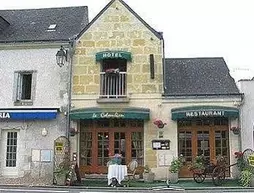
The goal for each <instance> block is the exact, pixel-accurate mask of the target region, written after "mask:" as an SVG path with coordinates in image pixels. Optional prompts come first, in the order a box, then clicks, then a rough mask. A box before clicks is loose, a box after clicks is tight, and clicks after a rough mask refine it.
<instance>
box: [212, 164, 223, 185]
mask: <svg viewBox="0 0 254 193" xmlns="http://www.w3.org/2000/svg"><path fill="white" fill-rule="evenodd" d="M225 177H226V171H225V168H224V167H220V166H217V167H215V168H214V169H213V173H212V179H213V184H214V185H216V186H220V185H221V184H222V183H223V182H224V180H225Z"/></svg>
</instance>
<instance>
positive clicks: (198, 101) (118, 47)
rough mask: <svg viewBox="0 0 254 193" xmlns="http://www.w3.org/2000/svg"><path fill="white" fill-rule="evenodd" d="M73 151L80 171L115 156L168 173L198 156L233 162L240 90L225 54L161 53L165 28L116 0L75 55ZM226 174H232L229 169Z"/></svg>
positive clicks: (99, 167) (159, 175) (103, 167)
mask: <svg viewBox="0 0 254 193" xmlns="http://www.w3.org/2000/svg"><path fill="white" fill-rule="evenodd" d="M72 75H73V79H72V110H71V113H70V119H71V130H74V131H76V135H74V136H71V137H70V141H71V152H72V154H73V155H75V156H77V160H78V163H79V167H80V171H81V176H82V177H84V176H85V174H94V173H96V174H101V173H107V162H108V160H109V159H110V155H113V154H115V153H121V154H122V155H123V157H124V158H123V163H126V164H127V163H129V162H130V161H131V160H133V159H136V160H137V161H138V163H139V165H140V166H144V165H149V167H150V168H152V171H153V172H155V176H156V179H165V178H166V177H167V174H168V167H169V165H170V163H171V160H172V159H173V158H174V157H177V156H179V155H181V154H182V155H183V156H184V157H185V159H186V165H185V166H184V167H183V169H182V170H181V172H180V176H182V177H188V176H190V172H189V171H188V164H190V162H191V161H192V160H193V158H194V157H195V156H196V155H198V154H204V155H205V157H206V158H208V159H209V160H211V161H212V160H214V159H216V156H218V155H223V156H224V157H225V158H226V161H227V163H234V162H235V160H234V152H235V151H239V149H240V144H239V143H240V141H239V140H240V139H239V135H236V134H233V132H231V130H230V129H231V127H238V126H239V109H238V105H239V104H240V103H241V100H242V95H241V94H240V93H239V91H238V89H237V87H236V84H235V82H234V79H233V78H232V77H231V76H230V74H229V69H228V67H227V65H226V63H225V61H224V59H223V58H186V59H170V58H165V57H164V41H163V37H162V33H159V32H157V31H155V30H154V29H153V28H152V27H151V26H149V25H148V24H147V23H146V22H145V21H144V20H143V19H142V18H141V17H140V16H138V14H137V13H135V12H134V11H133V10H132V9H131V8H130V7H129V6H128V5H127V4H126V3H125V2H124V1H122V0H112V1H110V2H109V3H108V4H107V5H106V6H105V8H103V9H102V11H101V12H100V13H99V14H98V15H97V16H96V17H95V18H94V19H93V20H92V21H91V22H90V23H89V25H87V27H86V28H85V29H84V30H83V31H82V32H81V33H80V34H79V35H78V37H77V41H76V44H75V54H74V55H73V73H72ZM228 175H229V174H228Z"/></svg>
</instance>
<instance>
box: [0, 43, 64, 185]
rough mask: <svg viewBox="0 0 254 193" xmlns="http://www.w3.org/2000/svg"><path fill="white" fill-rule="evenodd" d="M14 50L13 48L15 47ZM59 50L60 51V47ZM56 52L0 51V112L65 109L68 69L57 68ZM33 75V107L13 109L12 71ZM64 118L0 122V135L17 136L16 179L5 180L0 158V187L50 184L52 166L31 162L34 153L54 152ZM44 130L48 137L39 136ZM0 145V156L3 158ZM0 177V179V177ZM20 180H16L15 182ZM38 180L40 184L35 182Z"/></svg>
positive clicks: (46, 163)
mask: <svg viewBox="0 0 254 193" xmlns="http://www.w3.org/2000/svg"><path fill="white" fill-rule="evenodd" d="M14 47H15V46H14ZM59 48H60V47H59ZM59 48H40V49H39V48H34V49H26V48H24V47H23V48H20V49H17V46H16V48H15V49H5V50H0V85H1V86H0V109H3V108H28V109H32V108H43V107H44V108H61V107H64V109H66V108H67V104H68V94H67V93H68V92H67V91H68V90H67V88H68V81H69V73H68V65H65V66H63V67H61V68H60V67H59V66H58V65H57V64H56V58H55V55H56V53H57V51H58V50H59ZM22 70H27V71H30V70H33V71H36V72H37V73H36V83H35V96H34V100H33V105H32V106H14V100H13V99H14V98H13V93H14V92H13V90H14V71H22ZM66 120H67V119H66V116H65V114H64V112H58V114H57V118H56V119H53V120H4V119H2V120H0V131H2V133H5V132H6V131H10V130H14V131H17V132H18V133H19V139H18V154H17V156H18V157H17V163H18V165H17V166H18V167H17V170H18V172H17V175H16V176H12V178H8V176H4V173H3V172H2V170H1V169H3V167H4V166H5V160H4V156H2V158H0V178H1V183H2V184H5V183H7V184H12V183H14V184H18V183H21V184H38V183H39V184H47V183H50V184H52V176H53V164H54V162H53V161H54V160H53V157H52V160H51V161H50V162H38V161H34V160H33V156H32V152H33V150H36V151H40V150H51V152H52V156H53V152H54V140H55V139H56V138H58V137H59V136H65V134H66ZM43 128H46V130H47V131H48V134H47V135H46V136H42V134H41V131H42V129H43ZM5 145H6V144H1V148H0V153H1V154H3V155H5V152H4V148H3V147H4V146H5ZM1 176H2V177H1ZM17 178H19V180H18V179H17ZM38 180H39V181H38Z"/></svg>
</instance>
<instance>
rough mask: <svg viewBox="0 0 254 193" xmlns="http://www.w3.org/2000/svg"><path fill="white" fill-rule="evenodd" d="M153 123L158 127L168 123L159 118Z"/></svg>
mask: <svg viewBox="0 0 254 193" xmlns="http://www.w3.org/2000/svg"><path fill="white" fill-rule="evenodd" d="M153 124H155V125H156V126H157V127H158V128H163V127H164V125H166V124H167V123H163V122H162V120H159V119H157V120H155V121H154V122H153Z"/></svg>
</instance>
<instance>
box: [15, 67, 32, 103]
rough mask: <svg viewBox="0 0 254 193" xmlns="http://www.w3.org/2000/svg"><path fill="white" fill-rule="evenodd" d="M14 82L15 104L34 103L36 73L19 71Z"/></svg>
mask: <svg viewBox="0 0 254 193" xmlns="http://www.w3.org/2000/svg"><path fill="white" fill-rule="evenodd" d="M14 81H15V82H14V83H15V84H14V102H16V103H19V102H32V101H33V98H34V96H33V95H34V89H35V71H17V72H15V77H14Z"/></svg>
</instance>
